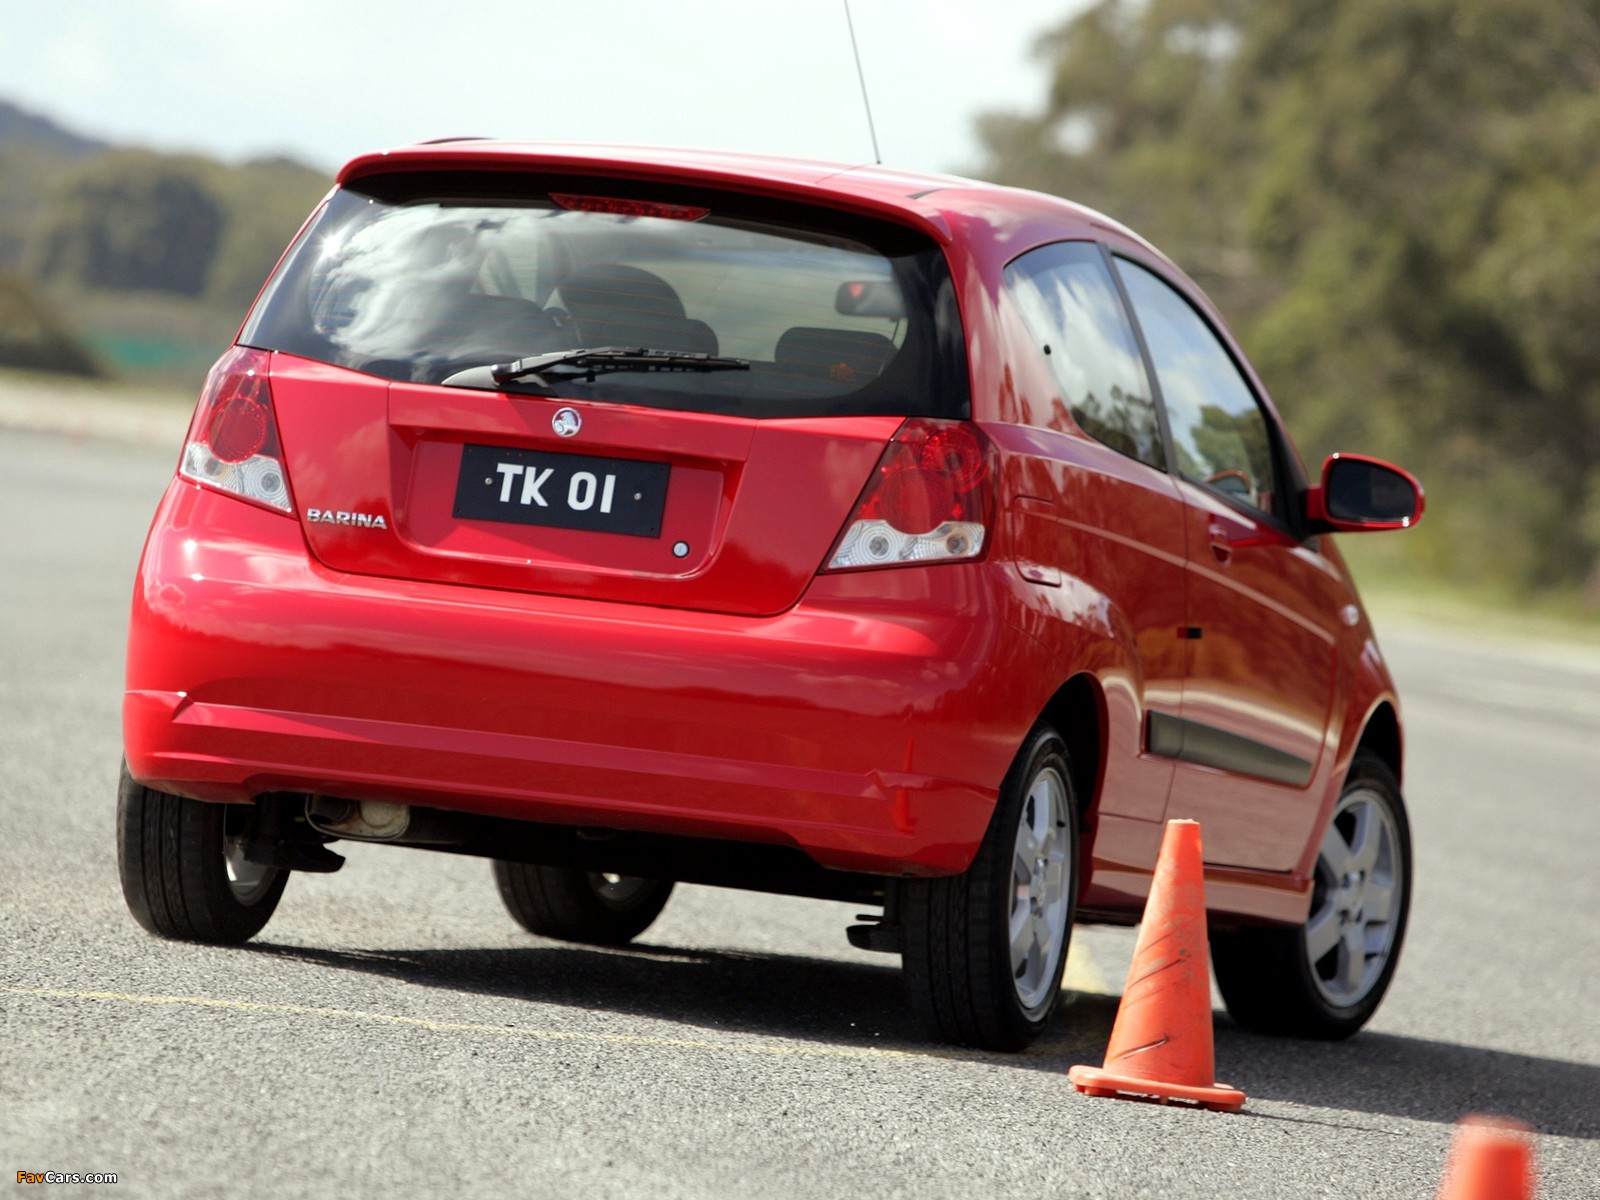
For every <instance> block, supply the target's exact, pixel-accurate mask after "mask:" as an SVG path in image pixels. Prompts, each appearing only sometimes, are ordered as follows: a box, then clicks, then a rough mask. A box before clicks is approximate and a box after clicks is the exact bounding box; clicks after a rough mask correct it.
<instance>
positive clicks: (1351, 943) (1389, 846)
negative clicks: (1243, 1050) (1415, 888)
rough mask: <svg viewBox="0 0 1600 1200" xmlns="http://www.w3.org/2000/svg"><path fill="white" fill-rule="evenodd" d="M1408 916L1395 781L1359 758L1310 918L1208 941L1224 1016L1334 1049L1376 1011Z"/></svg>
mask: <svg viewBox="0 0 1600 1200" xmlns="http://www.w3.org/2000/svg"><path fill="white" fill-rule="evenodd" d="M1410 910H1411V826H1410V823H1409V822H1408V821H1407V819H1406V810H1405V803H1404V801H1403V800H1402V799H1401V796H1400V785H1399V783H1398V782H1397V781H1396V780H1395V777H1394V773H1393V772H1392V771H1390V770H1389V767H1388V765H1387V764H1386V763H1384V762H1383V760H1382V759H1380V758H1378V756H1377V755H1375V754H1372V753H1370V752H1368V751H1364V750H1358V751H1357V752H1356V756H1355V760H1354V761H1353V762H1352V763H1351V764H1350V774H1349V775H1348V776H1347V777H1346V779H1345V784H1344V790H1343V791H1342V792H1341V793H1340V796H1339V802H1338V804H1336V805H1335V806H1334V812H1333V818H1332V820H1331V821H1330V822H1329V826H1328V829H1327V830H1326V831H1325V832H1324V834H1323V839H1322V843H1321V848H1320V849H1319V851H1318V853H1317V865H1316V879H1315V882H1314V883H1313V886H1312V896H1311V912H1310V915H1309V916H1308V917H1307V919H1306V923H1305V924H1304V925H1300V926H1296V927H1294V928H1290V929H1241V930H1234V931H1224V932H1217V933H1214V934H1212V936H1211V961H1212V965H1213V967H1214V968H1215V970H1216V974H1217V987H1218V988H1219V989H1220V990H1221V992H1222V998H1223V1000H1224V1002H1225V1003H1226V1004H1227V1006H1228V1013H1229V1015H1230V1016H1232V1017H1233V1019H1234V1020H1235V1021H1237V1022H1238V1023H1239V1024H1240V1025H1242V1026H1244V1027H1245V1028H1246V1029H1254V1030H1258V1031H1260V1032H1263V1033H1280V1034H1288V1035H1291V1036H1294V1037H1303V1038H1318V1039H1322V1040H1329V1041H1331V1040H1337V1039H1340V1038H1347V1037H1349V1036H1350V1035H1351V1034H1353V1033H1355V1032H1356V1031H1357V1030H1358V1029H1360V1028H1361V1027H1362V1026H1363V1025H1365V1024H1366V1023H1367V1021H1368V1020H1369V1019H1370V1018H1371V1017H1372V1014H1373V1013H1374V1012H1376V1011H1377V1009H1378V1005H1379V1004H1380V1003H1381V1002H1382V1000H1383V995H1384V993H1385V992H1386V991H1388V989H1389V983H1390V981H1391V980H1392V979H1393V978H1394V972H1395V967H1396V966H1397V965H1398V964H1399V962H1400V950H1401V947H1402V945H1403V944H1404V942H1405V935H1406V919H1407V917H1408V915H1409V913H1410Z"/></svg>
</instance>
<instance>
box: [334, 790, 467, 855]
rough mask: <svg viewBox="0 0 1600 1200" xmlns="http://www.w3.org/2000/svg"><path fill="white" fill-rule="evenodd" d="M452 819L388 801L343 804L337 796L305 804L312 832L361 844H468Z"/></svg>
mask: <svg viewBox="0 0 1600 1200" xmlns="http://www.w3.org/2000/svg"><path fill="white" fill-rule="evenodd" d="M451 817H452V814H449V813H441V812H436V811H434V810H433V809H427V808H413V807H412V806H411V805H409V804H391V803H389V802H388V801H386V800H340V799H338V798H337V797H334V796H311V797H309V798H308V799H307V800H306V822H307V823H308V824H309V825H310V826H311V827H312V828H313V829H315V830H316V831H317V832H318V833H325V834H328V835H329V836H330V837H340V838H350V839H351V840H352V841H358V842H400V841H404V842H411V843H423V844H431V845H441V846H448V845H455V844H458V843H460V842H462V841H465V840H466V830H465V829H464V828H462V827H461V823H460V822H459V821H455V820H452V819H451Z"/></svg>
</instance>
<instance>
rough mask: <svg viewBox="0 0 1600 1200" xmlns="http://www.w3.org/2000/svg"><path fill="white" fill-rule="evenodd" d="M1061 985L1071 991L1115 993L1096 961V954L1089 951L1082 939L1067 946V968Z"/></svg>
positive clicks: (1102, 993)
mask: <svg viewBox="0 0 1600 1200" xmlns="http://www.w3.org/2000/svg"><path fill="white" fill-rule="evenodd" d="M1061 986H1062V987H1064V988H1066V989H1067V991H1069V992H1095V993H1098V994H1101V995H1115V993H1114V992H1112V990H1111V986H1110V984H1108V983H1107V982H1106V978H1105V976H1104V975H1102V974H1101V973H1100V967H1099V965H1098V964H1096V962H1095V961H1094V955H1092V954H1090V953H1089V947H1087V946H1085V945H1084V944H1083V943H1082V942H1081V941H1074V942H1073V943H1072V945H1071V946H1069V947H1068V948H1067V970H1066V973H1065V974H1064V975H1062V977H1061Z"/></svg>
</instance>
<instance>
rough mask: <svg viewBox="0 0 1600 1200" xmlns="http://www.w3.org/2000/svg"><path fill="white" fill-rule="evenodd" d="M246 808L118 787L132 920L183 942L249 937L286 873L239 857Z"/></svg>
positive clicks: (273, 904)
mask: <svg viewBox="0 0 1600 1200" xmlns="http://www.w3.org/2000/svg"><path fill="white" fill-rule="evenodd" d="M254 817H255V810H254V808H252V807H248V806H245V805H235V804H204V803H201V802H200V801H198V800H186V799H184V798H183V797H182V796H171V795H168V794H167V793H165V792H158V791H154V790H153V789H151V788H147V787H145V786H143V785H142V784H139V783H135V782H134V780H133V777H132V776H130V775H129V774H128V768H127V765H126V764H124V765H123V768H122V780H121V783H120V785H119V786H118V788H117V868H118V872H119V874H120V875H121V876H122V895H123V898H124V899H125V900H126V901H127V903H128V911H129V912H131V913H132V914H133V918H134V920H136V921H138V922H139V924H140V925H142V926H144V928H145V929H147V930H149V931H150V932H151V933H154V934H157V935H158V936H160V937H166V938H173V939H175V940H177V941H182V942H211V943H216V944H221V945H237V944H238V943H240V942H246V941H249V940H250V939H251V938H252V937H254V936H255V935H256V934H258V933H260V932H261V929H262V927H263V926H264V925H266V923H267V921H268V920H269V919H270V918H271V916H272V912H273V910H274V909H275V908H277V907H278V900H279V898H280V897H281V896H282V895H283V889H284V886H285V885H286V884H287V883H288V882H289V872H288V871H285V870H280V869H278V868H276V867H262V866H257V865H256V864H254V863H249V862H246V861H245V859H244V855H243V847H242V844H243V841H244V837H245V834H246V832H247V829H246V826H247V824H248V823H250V822H252V821H253V820H254Z"/></svg>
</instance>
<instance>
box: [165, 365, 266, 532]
mask: <svg viewBox="0 0 1600 1200" xmlns="http://www.w3.org/2000/svg"><path fill="white" fill-rule="evenodd" d="M267 361H268V354H267V352H266V351H265V350H254V349H251V348H250V347H248V346H235V347H234V348H233V349H232V350H229V351H228V352H227V353H226V354H224V355H223V356H222V357H221V358H219V359H218V360H217V365H216V366H214V367H212V368H211V374H210V375H208V376H206V386H205V389H204V390H203V391H202V392H201V393H200V404H199V406H198V407H197V408H196V409H195V413H194V421H193V422H192V423H191V424H190V426H189V440H188V441H187V443H185V445H184V447H183V461H182V462H181V463H180V464H179V465H178V474H180V475H182V476H183V477H184V478H185V479H192V480H194V481H195V482H196V483H203V484H205V485H206V486H207V487H214V488H217V489H218V490H219V491H224V492H231V493H233V494H234V495H235V496H243V497H244V498H245V499H246V500H253V501H255V502H256V503H257V504H264V505H266V506H267V507H268V508H271V509H275V510H276V511H278V512H282V513H292V512H294V500H293V499H292V498H291V497H290V495H289V477H288V475H287V474H285V472H284V469H283V448H282V447H281V446H280V445H279V443H278V422H277V421H276V420H275V419H274V418H273V415H272V384H271V383H270V382H269V381H268V379H267Z"/></svg>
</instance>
